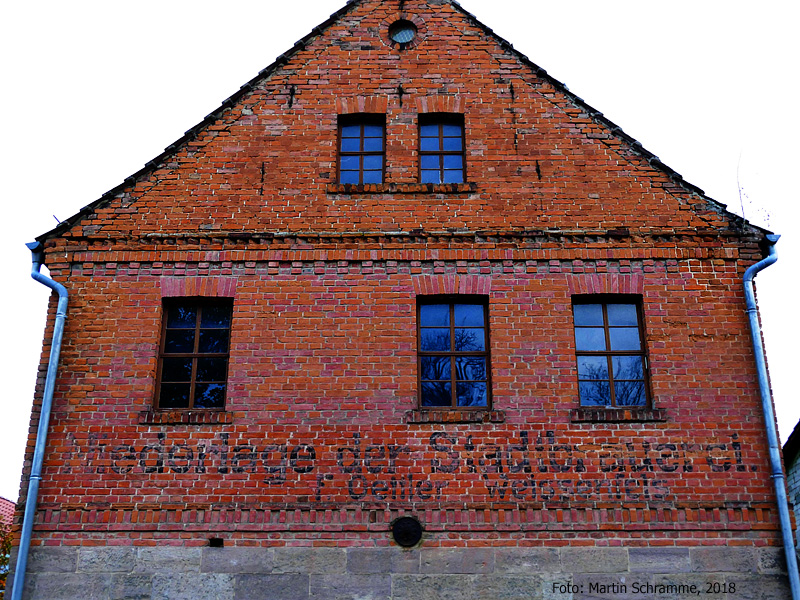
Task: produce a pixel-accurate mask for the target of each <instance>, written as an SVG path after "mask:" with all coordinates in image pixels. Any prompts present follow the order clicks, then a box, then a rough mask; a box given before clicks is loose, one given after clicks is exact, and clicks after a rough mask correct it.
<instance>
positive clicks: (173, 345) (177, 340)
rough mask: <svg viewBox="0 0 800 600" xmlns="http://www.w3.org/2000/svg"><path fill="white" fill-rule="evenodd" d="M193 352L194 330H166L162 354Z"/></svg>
mask: <svg viewBox="0 0 800 600" xmlns="http://www.w3.org/2000/svg"><path fill="white" fill-rule="evenodd" d="M193 351H194V329H190V330H188V331H187V330H185V329H183V330H181V329H167V333H166V335H165V336H164V352H165V353H168V354H188V353H190V352H193Z"/></svg>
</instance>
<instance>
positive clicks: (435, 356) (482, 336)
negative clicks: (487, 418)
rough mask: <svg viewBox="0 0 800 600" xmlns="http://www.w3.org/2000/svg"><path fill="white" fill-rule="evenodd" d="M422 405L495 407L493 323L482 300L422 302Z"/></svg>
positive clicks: (420, 350)
mask: <svg viewBox="0 0 800 600" xmlns="http://www.w3.org/2000/svg"><path fill="white" fill-rule="evenodd" d="M417 308H418V320H417V323H418V344H419V346H418V347H419V353H418V354H419V356H418V358H419V403H420V406H421V407H422V408H437V407H441V408H480V407H487V406H489V402H490V399H491V391H490V386H489V370H490V366H489V328H488V325H487V323H488V318H487V317H488V315H487V305H486V302H485V301H483V300H482V299H477V298H470V297H469V296H467V297H459V296H456V297H445V298H442V297H432V298H427V299H424V300H423V299H420V301H419V303H418V306H417Z"/></svg>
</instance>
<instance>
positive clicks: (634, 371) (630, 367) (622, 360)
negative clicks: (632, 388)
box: [611, 356, 644, 379]
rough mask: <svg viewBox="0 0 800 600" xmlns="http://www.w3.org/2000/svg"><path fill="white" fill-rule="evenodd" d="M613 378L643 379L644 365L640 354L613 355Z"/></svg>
mask: <svg viewBox="0 0 800 600" xmlns="http://www.w3.org/2000/svg"><path fill="white" fill-rule="evenodd" d="M611 362H612V363H613V365H614V379H644V365H642V357H641V356H615V357H613V358H612V359H611Z"/></svg>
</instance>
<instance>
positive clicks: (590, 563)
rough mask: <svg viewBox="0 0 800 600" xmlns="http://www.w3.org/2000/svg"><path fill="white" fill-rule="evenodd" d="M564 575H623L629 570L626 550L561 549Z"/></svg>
mask: <svg viewBox="0 0 800 600" xmlns="http://www.w3.org/2000/svg"><path fill="white" fill-rule="evenodd" d="M561 570H562V571H563V572H564V573H603V574H608V573H622V572H624V571H627V570H628V551H627V550H626V549H625V548H597V547H595V548H561Z"/></svg>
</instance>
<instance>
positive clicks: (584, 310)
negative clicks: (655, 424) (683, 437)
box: [572, 295, 649, 408]
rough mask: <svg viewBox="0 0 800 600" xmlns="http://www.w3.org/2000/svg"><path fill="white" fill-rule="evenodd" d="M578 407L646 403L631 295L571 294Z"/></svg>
mask: <svg viewBox="0 0 800 600" xmlns="http://www.w3.org/2000/svg"><path fill="white" fill-rule="evenodd" d="M572 312H573V318H574V325H575V355H576V359H577V363H578V388H579V393H580V400H581V406H605V407H609V408H614V407H628V406H647V405H648V404H649V395H648V394H649V392H648V385H647V355H646V352H645V346H644V327H643V321H642V310H641V304H640V302H639V301H638V299H635V298H634V297H631V296H605V295H587V296H576V297H573V303H572Z"/></svg>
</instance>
